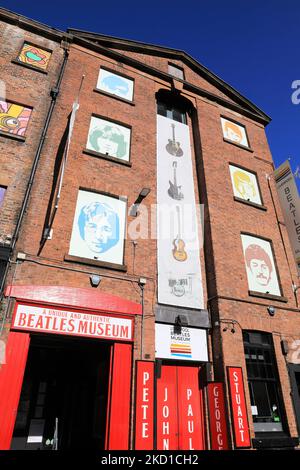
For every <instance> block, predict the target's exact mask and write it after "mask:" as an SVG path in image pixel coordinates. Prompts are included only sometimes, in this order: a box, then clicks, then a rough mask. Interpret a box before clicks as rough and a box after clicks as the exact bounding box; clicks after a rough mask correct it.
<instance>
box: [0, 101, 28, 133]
mask: <svg viewBox="0 0 300 470" xmlns="http://www.w3.org/2000/svg"><path fill="white" fill-rule="evenodd" d="M31 113H32V109H31V108H26V107H25V106H22V105H19V104H15V103H11V102H9V101H4V100H0V131H1V132H5V133H7V134H13V135H18V136H21V137H24V136H25V134H26V130H27V126H28V123H29V119H30V116H31Z"/></svg>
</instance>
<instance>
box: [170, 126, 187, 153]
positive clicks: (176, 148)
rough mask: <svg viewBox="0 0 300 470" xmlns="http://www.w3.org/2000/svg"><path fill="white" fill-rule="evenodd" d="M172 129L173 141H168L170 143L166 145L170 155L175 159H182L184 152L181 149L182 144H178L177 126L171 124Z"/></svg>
mask: <svg viewBox="0 0 300 470" xmlns="http://www.w3.org/2000/svg"><path fill="white" fill-rule="evenodd" d="M171 127H172V137H173V138H172V139H168V140H169V143H168V144H167V145H166V150H167V152H168V153H169V154H170V155H173V156H174V157H182V155H183V150H182V148H180V143H179V142H176V139H175V124H171Z"/></svg>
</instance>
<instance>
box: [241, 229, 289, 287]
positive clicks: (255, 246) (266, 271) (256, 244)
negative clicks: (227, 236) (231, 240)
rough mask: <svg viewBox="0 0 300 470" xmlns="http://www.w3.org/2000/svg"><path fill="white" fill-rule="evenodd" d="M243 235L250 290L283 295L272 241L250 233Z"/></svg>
mask: <svg viewBox="0 0 300 470" xmlns="http://www.w3.org/2000/svg"><path fill="white" fill-rule="evenodd" d="M241 237H242V244H243V250H244V259H245V267H246V272H247V278H248V286H249V291H250V292H253V295H255V292H258V293H264V294H270V295H277V296H281V289H280V285H279V280H278V275H277V270H276V266H275V262H274V256H273V250H272V245H271V243H270V242H269V241H268V240H264V239H263V238H259V237H255V236H252V235H248V234H242V235H241Z"/></svg>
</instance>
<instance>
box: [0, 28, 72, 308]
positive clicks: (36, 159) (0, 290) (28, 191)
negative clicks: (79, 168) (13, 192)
mask: <svg viewBox="0 0 300 470" xmlns="http://www.w3.org/2000/svg"><path fill="white" fill-rule="evenodd" d="M68 40H71V37H70V38H67V40H66V38H65V41H66V42H67V41H68ZM67 47H68V42H67V45H65V46H64V48H65V50H64V58H63V63H62V65H61V68H60V71H59V76H58V79H57V82H56V85H55V87H53V88H52V89H51V91H50V96H51V103H50V106H49V109H48V113H47V116H46V120H45V123H44V127H43V131H42V134H41V137H40V140H39V144H38V148H37V151H36V154H35V157H34V160H33V164H32V167H31V172H30V176H29V180H28V183H27V187H26V191H25V195H24V199H23V202H22V206H21V209H20V212H19V216H18V220H17V224H16V227H15V230H14V234H13V237H12V241H11V245H10V258H11V256H12V254H13V251H14V249H15V246H16V243H17V241H18V238H19V234H20V229H21V225H22V222H23V218H24V215H25V212H26V209H27V205H28V201H29V197H30V194H31V189H32V185H33V182H34V178H35V174H36V170H37V167H38V163H39V160H40V156H41V153H42V149H43V146H44V143H45V138H46V135H47V132H48V128H49V124H50V121H51V117H52V114H53V111H54V107H55V104H56V99H57V96H58V94H59V91H60V85H61V82H62V78H63V75H64V71H65V68H66V65H67V61H68V56H69V51H68V49H67ZM9 265H10V259H9V260H8V261H7V264H6V267H5V271H4V275H3V278H2V282H1V284H0V300H2V297H3V288H4V285H5V281H6V278H7V274H8V269H9Z"/></svg>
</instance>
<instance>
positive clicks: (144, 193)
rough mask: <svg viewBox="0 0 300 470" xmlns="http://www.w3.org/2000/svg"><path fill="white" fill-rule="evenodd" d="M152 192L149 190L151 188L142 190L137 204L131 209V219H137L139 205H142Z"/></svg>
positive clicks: (136, 201)
mask: <svg viewBox="0 0 300 470" xmlns="http://www.w3.org/2000/svg"><path fill="white" fill-rule="evenodd" d="M150 191H151V189H149V188H143V189H141V191H140V194H139V195H138V197H137V198H136V200H135V202H134V203H133V204H132V206H131V208H130V211H129V215H130V216H131V217H136V216H137V211H138V208H139V205H140V204H141V202H142V200H143V199H145V197H146V196H148V194H149V193H150Z"/></svg>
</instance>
